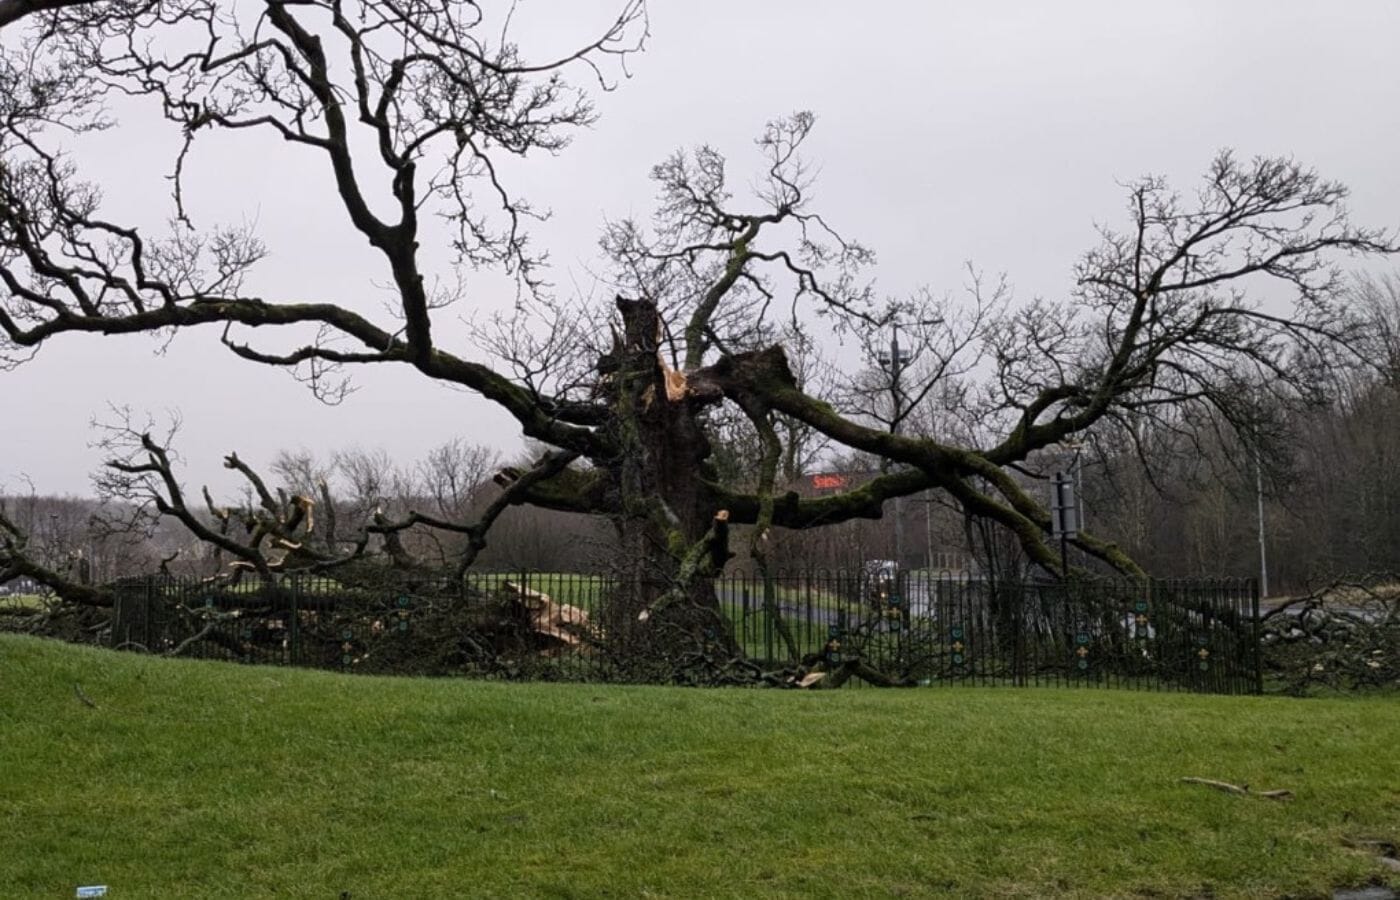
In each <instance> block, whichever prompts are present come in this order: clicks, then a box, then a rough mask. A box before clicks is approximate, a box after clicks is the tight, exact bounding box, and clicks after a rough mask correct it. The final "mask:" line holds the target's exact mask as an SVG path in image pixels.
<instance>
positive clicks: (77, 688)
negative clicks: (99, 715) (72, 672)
mask: <svg viewBox="0 0 1400 900" xmlns="http://www.w3.org/2000/svg"><path fill="white" fill-rule="evenodd" d="M73 694H74V695H75V696H76V697H77V698H78V699H79V700H81V701H82V703H83V705H84V706H86V707H87V708H88V709H97V704H96V703H93V702H92V698H91V697H89V696H88V695H87V694H85V693H83V686H82V685H81V684H78V682H76V681H75V682H73Z"/></svg>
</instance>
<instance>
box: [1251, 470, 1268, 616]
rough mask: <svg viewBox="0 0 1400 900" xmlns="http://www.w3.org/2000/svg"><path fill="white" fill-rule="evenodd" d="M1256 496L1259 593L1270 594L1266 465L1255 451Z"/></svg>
mask: <svg viewBox="0 0 1400 900" xmlns="http://www.w3.org/2000/svg"><path fill="white" fill-rule="evenodd" d="M1254 496H1255V499H1256V501H1257V502H1258V504H1259V593H1260V595H1261V596H1263V597H1266V598H1267V597H1268V596H1269V560H1268V557H1267V556H1266V555H1265V553H1264V466H1263V464H1262V463H1261V462H1260V459H1259V451H1257V450H1256V451H1255V452H1254Z"/></svg>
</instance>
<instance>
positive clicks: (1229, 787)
mask: <svg viewBox="0 0 1400 900" xmlns="http://www.w3.org/2000/svg"><path fill="white" fill-rule="evenodd" d="M1181 781H1182V783H1183V784H1202V785H1205V786H1206V787H1209V788H1215V789H1216V790H1217V791H1224V792H1225V793H1227V794H1237V795H1240V796H1252V797H1264V798H1266V799H1268V800H1291V799H1293V792H1292V791H1287V790H1277V791H1251V790H1250V789H1249V785H1247V784H1246V785H1238V784H1230V783H1229V782H1228V781H1216V780H1214V779H1211V778H1183V779H1181Z"/></svg>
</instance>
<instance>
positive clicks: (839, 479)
mask: <svg viewBox="0 0 1400 900" xmlns="http://www.w3.org/2000/svg"><path fill="white" fill-rule="evenodd" d="M845 486H846V476H845V475H813V476H812V487H814V488H816V489H818V490H835V489H837V488H843V487H845Z"/></svg>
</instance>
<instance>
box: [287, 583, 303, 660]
mask: <svg viewBox="0 0 1400 900" xmlns="http://www.w3.org/2000/svg"><path fill="white" fill-rule="evenodd" d="M300 600H301V578H300V577H299V576H297V575H293V576H292V604H291V605H292V613H291V616H292V618H291V626H290V627H289V628H288V629H287V631H288V638H287V643H288V651H287V652H288V655H289V656H290V664H291V665H293V666H295V665H297V664H298V662H299V661H300V658H301V603H300Z"/></svg>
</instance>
